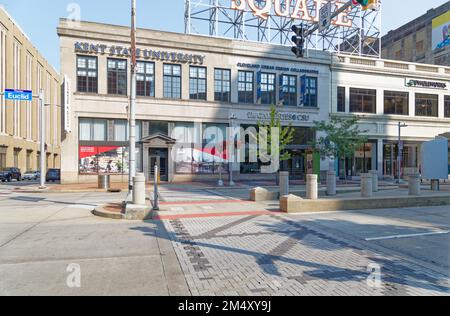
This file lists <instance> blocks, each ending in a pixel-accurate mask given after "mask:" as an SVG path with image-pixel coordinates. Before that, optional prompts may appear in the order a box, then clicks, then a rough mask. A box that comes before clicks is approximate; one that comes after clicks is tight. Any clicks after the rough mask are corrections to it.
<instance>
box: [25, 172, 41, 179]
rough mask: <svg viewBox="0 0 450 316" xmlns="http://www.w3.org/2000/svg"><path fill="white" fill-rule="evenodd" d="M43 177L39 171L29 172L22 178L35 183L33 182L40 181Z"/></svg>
mask: <svg viewBox="0 0 450 316" xmlns="http://www.w3.org/2000/svg"><path fill="white" fill-rule="evenodd" d="M40 177H41V173H40V172H39V171H27V172H25V174H24V175H23V176H22V179H23V180H28V181H33V180H35V181H36V180H38V179H39V178H40Z"/></svg>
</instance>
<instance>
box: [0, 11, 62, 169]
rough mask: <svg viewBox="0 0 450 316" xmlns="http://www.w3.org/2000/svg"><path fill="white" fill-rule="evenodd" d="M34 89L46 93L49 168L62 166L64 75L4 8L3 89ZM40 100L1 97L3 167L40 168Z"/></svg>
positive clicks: (0, 26) (0, 19)
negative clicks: (8, 99) (49, 61)
mask: <svg viewBox="0 0 450 316" xmlns="http://www.w3.org/2000/svg"><path fill="white" fill-rule="evenodd" d="M5 89H22V90H32V91H33V94H35V95H36V94H38V92H39V90H40V89H43V90H44V93H45V103H46V105H47V106H46V107H45V115H46V117H45V122H46V123H45V125H46V127H47V132H46V135H45V139H46V145H47V167H48V168H60V161H61V158H60V156H61V154H60V143H61V108H60V106H59V105H60V94H61V93H60V90H61V85H60V77H59V74H58V72H57V71H56V70H55V69H54V68H53V67H52V66H50V65H49V63H48V62H47V61H46V60H45V59H44V57H42V55H41V54H40V53H39V52H38V51H37V49H36V48H35V47H34V46H33V44H32V43H31V41H30V39H29V38H28V37H27V36H26V35H25V34H24V32H23V31H22V30H21V29H20V27H19V26H18V25H17V24H16V23H15V22H14V20H13V19H12V18H11V16H9V14H8V13H7V12H6V11H5V10H4V9H3V8H0V91H1V92H4V90H5ZM39 114H40V113H39V106H38V99H37V98H34V99H33V101H30V102H28V101H27V102H19V101H6V100H4V98H3V96H2V97H1V99H0V168H5V167H18V168H20V169H21V171H22V172H25V171H27V170H38V169H39V159H40V150H39V145H40V134H39V133H40V129H39V126H40V120H39Z"/></svg>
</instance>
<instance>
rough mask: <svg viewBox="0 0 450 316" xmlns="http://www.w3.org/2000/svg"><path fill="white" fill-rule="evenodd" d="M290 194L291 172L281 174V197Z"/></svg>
mask: <svg viewBox="0 0 450 316" xmlns="http://www.w3.org/2000/svg"><path fill="white" fill-rule="evenodd" d="M288 194H289V172H286V171H282V172H280V197H281V196H285V195H288Z"/></svg>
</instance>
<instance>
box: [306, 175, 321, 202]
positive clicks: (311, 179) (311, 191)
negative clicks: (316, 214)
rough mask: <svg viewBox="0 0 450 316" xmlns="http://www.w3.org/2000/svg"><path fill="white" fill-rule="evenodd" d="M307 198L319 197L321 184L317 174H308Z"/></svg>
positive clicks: (314, 198) (315, 198)
mask: <svg viewBox="0 0 450 316" xmlns="http://www.w3.org/2000/svg"><path fill="white" fill-rule="evenodd" d="M306 198H307V199H308V200H317V199H319V184H318V177H317V175H316V174H308V175H307V176H306Z"/></svg>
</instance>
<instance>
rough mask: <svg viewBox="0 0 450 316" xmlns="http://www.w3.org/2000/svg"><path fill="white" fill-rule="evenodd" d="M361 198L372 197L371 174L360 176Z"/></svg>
mask: <svg viewBox="0 0 450 316" xmlns="http://www.w3.org/2000/svg"><path fill="white" fill-rule="evenodd" d="M361 196H362V197H365V198H370V197H372V196H373V185H372V174H370V173H363V174H361Z"/></svg>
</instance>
